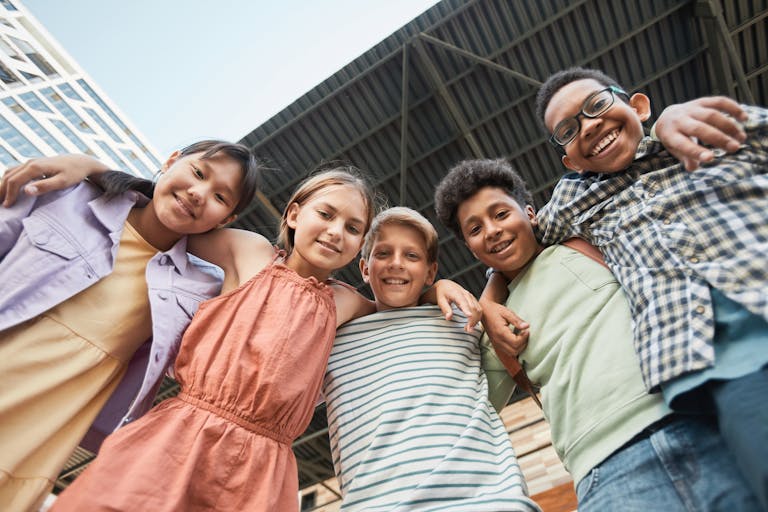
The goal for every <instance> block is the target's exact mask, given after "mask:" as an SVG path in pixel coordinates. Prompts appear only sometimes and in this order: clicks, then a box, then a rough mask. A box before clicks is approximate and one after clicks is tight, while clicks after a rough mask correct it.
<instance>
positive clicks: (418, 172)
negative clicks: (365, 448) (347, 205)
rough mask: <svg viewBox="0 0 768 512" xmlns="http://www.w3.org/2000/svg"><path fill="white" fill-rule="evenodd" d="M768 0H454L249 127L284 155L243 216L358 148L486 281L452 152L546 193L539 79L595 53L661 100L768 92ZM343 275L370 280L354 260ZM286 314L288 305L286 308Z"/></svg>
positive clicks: (634, 86)
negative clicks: (448, 208)
mask: <svg viewBox="0 0 768 512" xmlns="http://www.w3.org/2000/svg"><path fill="white" fill-rule="evenodd" d="M767 15H768V0H732V1H725V2H720V1H718V0H653V1H650V0H648V1H642V0H641V1H638V0H472V1H468V2H465V1H460V0H443V1H442V2H440V3H438V4H436V5H435V6H433V7H432V8H430V9H429V10H427V11H426V12H424V13H423V14H421V15H420V16H418V17H417V18H416V19H414V20H413V21H411V22H410V23H408V24H407V25H405V26H403V27H402V28H401V29H399V30H398V31H396V32H395V33H393V34H392V35H391V36H389V37H387V38H386V39H385V40H383V41H381V42H380V43H379V44H377V45H376V46H374V47H373V48H371V49H370V50H368V51H367V52H365V53H364V54H362V55H361V56H360V57H358V58H357V59H355V60H354V61H352V62H350V63H349V64H348V65H346V66H345V67H344V68H342V69H340V70H339V71H338V72H336V73H334V74H333V75H332V76H330V77H329V78H327V79H326V80H324V81H323V82H322V83H320V84H318V85H317V86H316V87H314V88H313V89H312V90H310V91H308V92H307V93H306V94H305V95H303V96H302V97H300V98H299V99H297V100H296V101H295V102H294V103H292V104H291V105H289V106H287V107H286V108H285V109H284V110H283V111H282V112H280V113H278V114H277V115H275V116H274V117H273V118H271V119H270V120H268V121H267V122H265V123H264V124H262V125H261V126H258V127H256V128H255V129H254V130H253V131H252V132H250V133H249V134H247V135H246V136H245V137H244V138H243V139H242V140H241V142H243V143H244V144H246V145H248V146H250V147H253V148H254V149H255V151H256V153H257V154H258V155H260V156H261V157H262V158H264V159H266V160H267V161H268V162H269V164H270V166H271V167H272V170H271V171H269V172H267V173H266V175H265V179H264V186H263V188H262V194H261V196H260V197H259V200H258V201H254V203H253V204H252V205H251V207H250V209H249V210H248V212H247V214H244V215H241V218H240V220H239V221H238V223H237V226H238V227H241V228H245V229H251V230H254V231H257V232H259V233H261V234H263V235H265V236H267V237H269V238H272V239H274V238H276V234H277V226H278V218H279V212H280V211H282V209H283V208H284V207H285V206H286V204H285V203H286V201H287V199H288V197H289V195H290V193H291V191H292V190H293V188H294V187H295V186H296V185H297V183H298V182H299V181H301V180H302V179H303V178H304V177H306V176H307V174H308V173H309V172H310V171H311V170H313V169H314V168H316V167H317V166H318V165H320V164H322V163H323V162H328V161H334V160H342V161H345V162H349V163H352V164H354V165H356V166H358V167H360V168H361V169H363V170H364V171H366V172H367V173H368V174H369V176H370V177H371V178H372V180H373V181H374V183H375V184H376V186H377V187H378V189H379V190H380V191H381V192H382V193H383V194H384V195H385V196H386V197H387V198H388V202H389V204H390V205H398V204H402V205H407V206H411V207H413V208H415V209H417V210H419V211H421V212H422V213H423V214H424V215H425V216H426V217H427V218H428V219H430V220H432V221H433V224H435V226H436V227H437V228H438V232H439V234H440V238H441V247H440V258H439V265H440V276H441V277H448V278H451V279H454V280H455V281H457V282H459V283H460V284H462V285H464V286H465V287H466V288H467V289H469V290H471V291H473V292H475V293H480V291H481V289H482V286H483V284H484V277H483V271H484V269H483V268H482V267H481V265H480V264H479V263H477V262H476V261H475V260H473V258H472V256H471V254H470V253H469V251H467V250H466V249H465V248H464V247H463V244H461V243H460V242H459V241H457V240H456V239H455V238H454V237H453V236H452V235H450V234H449V233H448V232H447V231H446V230H445V229H444V228H442V226H440V225H439V223H438V222H437V220H436V218H435V214H434V209H433V197H432V196H433V191H434V188H435V185H436V184H437V183H438V181H439V180H440V179H441V178H442V176H443V175H444V174H445V173H446V171H447V169H449V168H450V167H451V166H452V165H453V164H454V163H456V162H458V161H460V160H462V159H467V158H477V157H491V158H495V157H506V158H508V159H509V160H510V161H511V162H512V163H513V165H514V166H515V167H516V168H517V169H518V171H519V172H520V173H521V174H522V176H523V177H524V178H525V179H526V180H527V181H528V184H529V186H530V188H531V190H533V191H535V200H536V203H537V206H541V205H543V204H544V203H545V202H546V201H547V199H548V198H549V196H550V193H551V190H552V187H553V185H554V183H556V182H557V180H558V179H559V177H560V176H561V175H562V174H563V171H564V169H563V167H562V165H561V163H560V161H559V156H558V155H557V154H556V153H555V151H554V150H553V149H552V148H551V147H549V145H548V144H546V137H545V135H544V134H543V133H542V132H541V131H540V130H539V128H538V126H537V122H536V120H535V118H534V97H535V93H536V89H537V84H538V83H540V82H541V81H544V80H546V78H547V77H548V76H549V75H550V74H551V73H553V72H555V71H558V70H560V69H563V68H566V67H570V66H573V65H582V66H588V67H597V68H601V69H603V70H604V71H606V72H607V73H608V74H611V75H613V76H615V77H616V78H617V79H618V80H619V82H620V83H622V84H623V85H624V86H625V87H626V88H627V89H628V90H630V91H636V90H643V91H644V92H646V93H647V94H648V95H649V96H650V98H651V100H652V105H654V106H655V112H656V113H658V112H659V111H660V110H661V107H662V106H664V105H668V104H671V103H676V102H681V101H686V100H689V99H692V98H695V97H699V96H703V95H710V94H730V95H732V96H734V97H736V98H738V99H739V100H741V101H744V102H749V103H756V104H761V105H766V104H768V31H767V30H766V26H767V23H768V22H767V21H766V16H767ZM338 277H339V278H341V279H343V280H345V281H347V282H349V283H351V284H355V285H358V286H361V279H360V276H359V273H358V271H357V264H356V263H353V264H351V265H350V266H349V267H348V268H346V269H344V270H342V271H341V272H339V275H338ZM286 314H287V313H286ZM324 416H325V414H324V411H323V410H322V409H321V410H318V411H317V413H316V414H315V417H314V419H313V421H312V425H311V427H310V428H309V429H308V431H307V433H305V435H304V436H303V437H302V438H301V439H299V441H297V444H296V447H295V451H296V454H297V458H298V462H299V472H300V481H301V486H302V487H305V486H307V485H310V484H312V483H317V482H321V481H323V480H325V479H327V478H330V477H332V476H333V468H332V464H331V458H330V453H329V450H328V440H327V436H326V435H324V434H325V430H324V429H325V417H324Z"/></svg>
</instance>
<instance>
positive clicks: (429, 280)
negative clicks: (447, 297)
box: [424, 261, 437, 286]
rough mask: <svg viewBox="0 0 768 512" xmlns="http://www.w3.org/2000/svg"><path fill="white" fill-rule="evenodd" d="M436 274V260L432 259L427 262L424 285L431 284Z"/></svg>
mask: <svg viewBox="0 0 768 512" xmlns="http://www.w3.org/2000/svg"><path fill="white" fill-rule="evenodd" d="M436 275H437V262H436V261H434V262H432V263H430V264H429V268H428V269H427V279H426V280H425V281H424V285H425V286H432V283H434V282H435V276H436Z"/></svg>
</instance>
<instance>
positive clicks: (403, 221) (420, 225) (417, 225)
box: [361, 206, 437, 263]
mask: <svg viewBox="0 0 768 512" xmlns="http://www.w3.org/2000/svg"><path fill="white" fill-rule="evenodd" d="M390 224H396V225H399V226H407V227H410V228H413V229H415V230H416V231H418V232H419V234H420V235H421V237H422V238H423V239H424V247H425V249H426V250H427V262H428V263H434V262H436V261H437V230H435V227H434V226H433V225H432V223H431V222H429V221H428V220H427V219H426V218H425V217H424V216H423V215H422V214H420V213H419V212H417V211H416V210H412V209H411V208H406V207H405V206H395V207H392V208H387V209H386V210H384V211H382V212H380V213H379V214H378V215H376V217H375V218H374V219H373V222H372V223H371V229H370V231H368V234H367V235H365V241H364V242H363V249H362V255H361V256H362V258H363V259H364V260H366V261H367V260H368V258H369V257H370V256H371V250H372V249H373V244H375V243H376V238H377V237H378V236H379V231H380V230H381V228H382V227H383V226H388V225H390Z"/></svg>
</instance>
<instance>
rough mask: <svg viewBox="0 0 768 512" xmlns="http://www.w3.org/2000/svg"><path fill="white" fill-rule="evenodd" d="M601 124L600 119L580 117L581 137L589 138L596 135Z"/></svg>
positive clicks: (601, 119) (601, 120)
mask: <svg viewBox="0 0 768 512" xmlns="http://www.w3.org/2000/svg"><path fill="white" fill-rule="evenodd" d="M602 124H603V118H602V117H582V118H581V135H582V136H583V137H586V138H589V137H591V136H592V135H594V134H595V133H597V131H598V129H599V128H600V126H601V125H602Z"/></svg>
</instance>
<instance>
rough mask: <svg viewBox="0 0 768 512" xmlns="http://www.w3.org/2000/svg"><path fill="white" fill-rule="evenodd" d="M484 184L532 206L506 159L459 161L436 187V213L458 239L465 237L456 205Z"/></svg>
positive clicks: (521, 180) (524, 204)
mask: <svg viewBox="0 0 768 512" xmlns="http://www.w3.org/2000/svg"><path fill="white" fill-rule="evenodd" d="M485 187H496V188H500V189H502V190H504V191H505V192H506V193H507V194H509V196H510V197H511V198H512V199H514V200H515V201H517V204H519V205H520V207H521V208H525V206H526V205H531V206H534V204H533V196H532V195H531V192H530V191H529V190H528V186H527V185H526V184H525V181H523V179H522V178H521V177H520V175H519V174H517V172H516V171H515V169H514V168H513V167H512V165H511V164H510V163H509V162H508V161H507V160H504V159H502V158H499V159H496V160H490V159H484V160H464V161H463V162H459V163H458V164H456V165H454V166H453V167H452V168H451V170H450V171H448V174H446V176H445V177H444V178H443V179H442V181H440V183H439V184H438V185H437V189H435V211H436V212H437V217H438V218H439V219H440V222H442V224H443V225H444V226H445V227H446V228H448V229H449V230H451V231H452V232H453V233H454V234H455V235H456V236H457V237H458V238H459V240H463V239H464V236H463V235H462V233H461V226H460V225H459V221H458V219H457V218H456V215H457V213H458V210H459V207H460V206H461V204H462V203H463V202H464V201H466V200H467V199H469V198H470V197H472V196H474V195H475V194H477V192H478V191H479V190H480V189H483V188H485Z"/></svg>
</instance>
